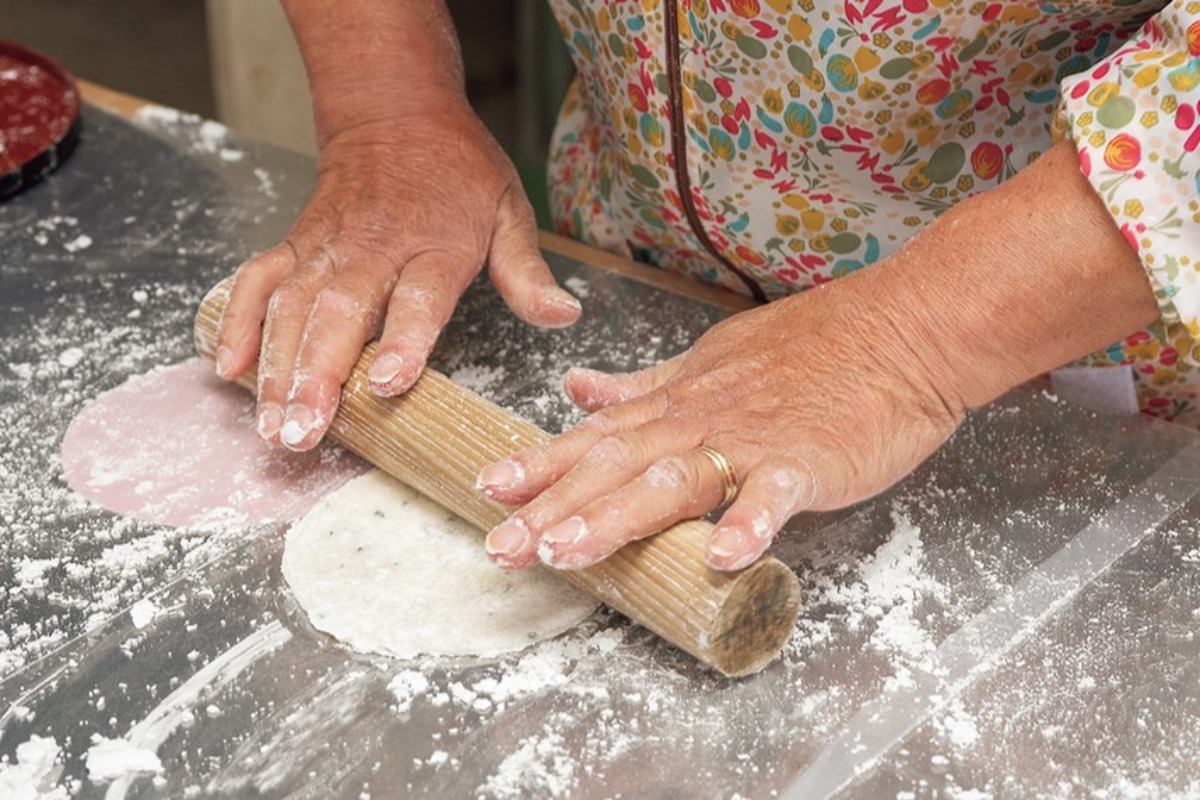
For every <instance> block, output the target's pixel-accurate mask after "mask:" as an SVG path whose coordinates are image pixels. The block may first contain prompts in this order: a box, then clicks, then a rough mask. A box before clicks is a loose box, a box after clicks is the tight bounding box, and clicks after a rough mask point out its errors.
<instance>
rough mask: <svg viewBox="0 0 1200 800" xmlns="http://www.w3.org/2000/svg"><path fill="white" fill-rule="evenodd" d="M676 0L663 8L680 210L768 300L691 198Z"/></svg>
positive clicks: (716, 253)
mask: <svg viewBox="0 0 1200 800" xmlns="http://www.w3.org/2000/svg"><path fill="white" fill-rule="evenodd" d="M678 2H679V0H665V1H664V3H663V12H664V13H665V14H666V22H667V87H668V90H669V91H668V101H669V105H670V110H671V154H672V155H673V157H674V160H675V184H676V188H677V189H678V190H679V199H680V200H681V201H683V213H684V215H685V216H686V217H687V221H688V225H689V226H690V227H691V229H692V233H694V234H695V235H696V238H697V239H699V240H700V244H702V245H704V249H705V250H707V251H708V252H709V254H710V255H711V256H712V257H713V258H715V259H717V261H719V262H720V263H721V265H722V266H724V267H725V268H726V269H728V270H729V271H730V272H732V273H733V274H734V275H737V276H738V277H739V278H741V280H742V283H744V284H746V288H747V289H749V290H750V295H751V296H752V297H753V298H754V299H755V300H757V301H758V302H760V303H765V302H766V301H767V295H766V294H765V293H764V292H763V290H762V287H761V286H759V285H758V283H757V282H756V281H755V280H754V279H753V278H751V277H750V276H749V275H747V274H746V273H745V272H743V271H742V270H741V269H738V268H737V267H736V266H734V265H733V264H732V263H731V262H730V261H729V259H728V258H726V257H725V255H724V253H722V252H721V251H720V250H718V249H717V246H716V245H715V244H713V242H712V239H710V238H708V234H707V233H706V232H705V230H704V225H703V223H702V221H701V219H700V215H699V214H697V213H696V204H695V203H693V202H692V188H691V183H692V182H691V178H690V177H688V162H687V128H686V127H684V120H683V77H682V76H681V75H680V69H681V67H680V52H679V8H678V5H677V3H678Z"/></svg>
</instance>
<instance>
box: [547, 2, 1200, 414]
mask: <svg viewBox="0 0 1200 800" xmlns="http://www.w3.org/2000/svg"><path fill="white" fill-rule="evenodd" d="M551 5H552V6H553V8H554V10H555V13H556V15H557V18H558V20H559V22H560V25H561V27H562V29H563V33H564V35H565V37H566V40H567V43H568V46H569V48H570V50H571V53H572V56H573V58H574V61H575V64H576V66H577V68H578V75H577V78H576V81H575V84H574V85H573V87H572V90H571V92H570V94H569V96H568V98H567V101H566V103H565V105H564V108H563V111H562V113H561V115H560V119H559V124H558V129H557V130H556V133H555V138H554V142H553V145H552V152H551V180H550V194H551V203H552V206H553V207H554V209H555V214H556V219H557V224H558V227H559V229H560V231H561V232H563V233H566V234H567V235H570V236H573V237H575V238H579V239H583V240H584V241H588V242H591V243H593V244H596V245H598V246H600V247H604V248H606V249H609V250H612V251H615V252H621V253H624V254H626V255H632V256H634V257H636V258H638V259H640V260H643V261H647V262H650V263H655V264H658V265H661V266H664V267H667V268H670V269H674V270H677V271H680V272H682V273H684V274H687V275H690V276H692V277H694V278H696V279H698V280H702V281H706V282H709V283H714V284H718V285H721V286H724V287H727V288H729V289H732V290H734V291H740V292H743V293H753V294H756V295H758V296H760V297H764V298H767V299H770V298H775V297H780V296H782V295H784V294H787V293H790V292H795V291H802V290H804V289H806V288H809V287H811V286H814V285H817V284H820V283H822V282H825V281H828V280H832V279H835V278H838V277H841V276H844V275H847V274H849V273H851V272H853V271H854V270H857V269H860V268H862V267H865V266H867V265H869V264H871V263H873V262H875V261H878V260H880V259H881V258H884V257H886V256H887V255H888V254H890V253H891V252H893V251H894V250H895V249H896V248H898V247H899V246H900V244H902V243H903V242H904V241H905V240H906V239H907V238H908V237H910V236H912V235H913V234H914V233H915V232H916V231H917V230H919V229H920V228H921V227H922V226H924V225H926V224H927V223H928V222H930V221H931V220H932V219H934V218H935V217H936V216H937V215H938V214H940V213H941V212H943V211H944V210H946V209H947V208H949V207H951V206H952V205H953V204H955V203H957V202H959V201H961V200H963V199H965V198H967V197H969V196H971V195H972V194H975V193H977V192H980V191H983V190H986V189H988V188H991V187H993V186H996V185H997V184H999V183H1000V182H1001V181H1003V180H1005V179H1007V178H1008V177H1011V176H1012V175H1013V174H1015V173H1016V172H1017V171H1018V170H1020V169H1022V168H1023V167H1025V166H1026V165H1027V164H1029V163H1030V162H1031V161H1032V160H1034V159H1035V158H1036V157H1037V156H1038V155H1039V154H1041V153H1042V152H1044V151H1045V150H1046V149H1047V148H1049V147H1050V146H1051V144H1052V143H1053V141H1054V139H1053V136H1054V135H1058V136H1071V137H1073V138H1074V140H1075V142H1076V144H1077V145H1078V147H1079V149H1080V157H1081V167H1082V168H1083V169H1084V171H1085V173H1087V174H1088V176H1089V178H1090V179H1091V181H1092V182H1093V184H1094V186H1095V187H1096V190H1097V192H1099V193H1100V195H1101V197H1103V198H1104V200H1105V202H1106V204H1107V205H1108V206H1109V207H1110V209H1111V210H1112V213H1113V216H1114V218H1115V219H1116V221H1117V223H1118V224H1119V225H1120V226H1121V227H1122V230H1123V231H1124V232H1125V233H1126V237H1127V238H1128V239H1129V240H1130V242H1131V244H1132V245H1133V246H1134V247H1136V248H1137V250H1138V252H1139V255H1140V256H1141V258H1142V261H1143V263H1144V264H1145V266H1146V268H1147V270H1148V273H1149V274H1150V276H1151V281H1152V283H1153V284H1154V287H1155V289H1156V291H1157V294H1158V296H1159V299H1160V304H1161V306H1162V312H1163V315H1162V320H1161V322H1160V323H1159V324H1157V325H1156V326H1155V327H1154V328H1153V329H1152V330H1151V331H1148V332H1143V333H1140V334H1137V335H1135V336H1133V337H1130V339H1129V340H1128V341H1126V342H1122V343H1118V344H1116V345H1114V346H1113V347H1112V348H1109V349H1108V350H1107V351H1105V352H1104V353H1101V354H1097V355H1096V356H1094V357H1093V358H1092V359H1090V360H1089V363H1094V364H1095V363H1107V364H1113V363H1133V364H1134V366H1135V370H1136V374H1137V376H1138V391H1139V397H1140V401H1141V406H1142V408H1143V410H1145V411H1147V412H1149V413H1154V414H1157V415H1159V416H1164V417H1169V418H1173V419H1178V420H1180V421H1185V422H1189V423H1192V424H1196V425H1197V426H1200V401H1198V400H1197V396H1198V394H1200V369H1196V368H1195V367H1196V364H1197V362H1200V348H1198V347H1197V345H1196V341H1197V338H1198V337H1200V327H1198V321H1197V317H1198V315H1200V267H1198V266H1197V263H1196V261H1195V258H1196V256H1195V255H1193V251H1195V250H1197V245H1200V221H1198V220H1200V214H1198V212H1200V209H1198V208H1197V193H1198V189H1197V182H1198V174H1197V168H1198V167H1200V161H1198V160H1197V158H1196V157H1195V152H1194V151H1195V148H1196V146H1197V143H1198V142H1200V108H1197V103H1198V102H1200V88H1198V87H1197V84H1200V56H1198V53H1200V22H1198V20H1200V2H1176V3H1173V4H1171V5H1164V3H1162V2H1161V0H1158V1H1157V2H1137V0H1090V1H1088V2H1064V3H1042V4H1038V5H1035V4H1025V3H1021V4H1018V3H1011V2H986V1H980V2H963V1H962V0H844V1H843V2H828V0H673V1H672V0H668V2H661V1H659V0H624V1H623V2H618V1H617V0H551ZM673 59H674V63H672V62H673Z"/></svg>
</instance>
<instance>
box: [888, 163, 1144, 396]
mask: <svg viewBox="0 0 1200 800" xmlns="http://www.w3.org/2000/svg"><path fill="white" fill-rule="evenodd" d="M889 261H892V262H893V263H891V264H889V265H881V266H884V267H885V269H884V270H881V276H880V277H881V278H883V279H884V280H882V281H881V284H883V285H882V286H881V288H882V289H883V290H884V291H885V292H886V293H887V294H886V297H887V298H888V302H887V303H886V306H885V307H886V309H887V311H888V313H889V314H890V317H891V320H892V321H891V325H892V326H893V327H894V328H895V329H896V330H897V332H898V335H899V336H901V337H902V338H904V339H906V340H907V341H908V347H909V349H911V350H913V351H914V352H917V353H920V354H921V361H922V363H923V364H924V365H925V369H926V371H927V372H928V374H929V376H930V377H929V380H930V381H931V382H932V384H933V385H934V386H936V387H937V390H938V392H939V393H940V394H941V395H942V396H943V397H944V398H945V401H946V402H947V404H948V405H949V406H950V407H962V408H973V407H977V406H980V405H983V404H985V403H987V402H990V401H991V400H993V399H995V398H996V397H998V396H999V395H1001V394H1003V393H1004V392H1006V391H1008V390H1009V389H1011V388H1012V387H1014V386H1016V385H1018V384H1020V383H1023V382H1024V381H1027V380H1029V379H1031V378H1034V377H1036V376H1038V375H1040V374H1043V373H1045V372H1047V371H1048V370H1051V369H1054V368H1055V367H1058V366H1061V365H1062V364H1065V363H1067V362H1069V361H1072V360H1074V359H1076V358H1080V357H1082V356H1084V355H1087V354H1088V353H1091V352H1094V351H1096V350H1099V349H1101V348H1103V347H1106V346H1108V345H1109V344H1111V343H1112V342H1114V341H1117V340H1119V339H1121V338H1123V337H1124V336H1127V335H1128V334H1130V333H1132V332H1133V331H1135V330H1138V329H1139V328H1141V327H1144V326H1146V325H1148V324H1149V323H1151V322H1152V321H1153V320H1154V319H1155V318H1156V317H1157V313H1158V311H1157V306H1156V304H1155V301H1154V297H1153V292H1152V290H1151V288H1150V285H1149V281H1148V280H1147V278H1146V275H1145V272H1144V270H1143V268H1142V266H1141V263H1140V262H1139V261H1138V258H1137V256H1136V254H1135V253H1134V252H1133V250H1132V249H1131V248H1130V247H1129V246H1128V244H1127V243H1126V241H1125V239H1124V237H1123V236H1122V235H1121V232H1120V230H1119V229H1118V228H1117V226H1116V224H1115V223H1114V222H1113V220H1112V218H1111V217H1110V216H1109V215H1108V212H1107V210H1106V209H1105V207H1104V205H1103V203H1102V202H1101V201H1100V199H1099V198H1098V197H1097V196H1096V194H1095V192H1094V191H1093V190H1092V188H1091V186H1090V184H1088V182H1087V179H1086V178H1085V177H1084V176H1083V175H1082V174H1081V173H1080V171H1079V168H1078V160H1077V156H1076V154H1075V152H1074V150H1073V149H1072V148H1071V147H1069V146H1064V145H1060V146H1058V147H1055V148H1053V149H1052V150H1050V151H1049V152H1047V153H1046V154H1045V155H1044V156H1042V158H1041V159H1040V160H1039V161H1038V162H1037V163H1035V164H1034V165H1032V166H1031V167H1030V168H1029V169H1027V170H1025V171H1024V172H1022V173H1021V174H1019V175H1017V176H1016V177H1015V178H1013V179H1012V180H1010V181H1009V182H1007V183H1005V184H1004V185H1002V186H1000V187H999V188H997V189H994V190H992V191H990V192H986V193H984V194H981V195H977V196H976V197H974V198H971V199H970V200H967V201H965V202H963V203H961V204H959V205H958V206H956V207H955V208H953V209H951V210H950V211H949V212H947V213H946V214H944V215H943V216H942V217H941V218H939V219H938V221H937V222H935V223H933V224H932V225H930V226H929V227H928V228H927V229H926V230H925V231H923V232H922V233H921V234H920V235H919V236H917V237H915V238H914V239H913V240H912V241H910V242H909V243H908V244H907V245H906V246H905V247H904V248H902V249H901V250H900V251H899V252H898V253H897V254H896V255H895V256H893V257H892V259H889Z"/></svg>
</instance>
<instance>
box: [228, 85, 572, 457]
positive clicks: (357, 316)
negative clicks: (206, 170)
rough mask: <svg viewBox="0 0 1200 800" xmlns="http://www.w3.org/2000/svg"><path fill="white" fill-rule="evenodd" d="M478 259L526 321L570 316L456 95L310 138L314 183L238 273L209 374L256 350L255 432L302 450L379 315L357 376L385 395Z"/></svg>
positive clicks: (515, 186)
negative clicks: (374, 344)
mask: <svg viewBox="0 0 1200 800" xmlns="http://www.w3.org/2000/svg"><path fill="white" fill-rule="evenodd" d="M485 263H486V264H487V265H488V270H489V275H490V277H491V279H492V281H493V283H494V284H495V286H496V288H497V289H498V290H499V292H500V294H501V295H502V296H503V297H504V299H505V301H506V302H507V303H508V305H509V307H510V308H511V309H512V310H513V312H514V313H516V315H517V316H518V317H520V318H521V319H523V320H525V321H526V322H529V323H531V324H534V325H540V326H544V327H561V326H565V325H570V324H571V323H573V322H574V321H575V320H576V319H577V318H578V317H579V313H580V306H579V303H578V301H577V300H575V298H573V297H572V296H571V295H570V294H568V293H567V292H565V291H564V290H562V289H560V288H559V287H557V286H556V284H555V282H554V279H553V277H552V276H551V275H550V271H549V268H548V267H547V265H546V263H545V261H544V260H543V259H542V257H541V254H540V252H539V251H538V248H537V232H536V227H535V223H534V219H533V213H532V210H531V208H530V206H529V201H528V200H527V199H526V197H525V194H524V190H523V189H522V187H521V184H520V181H519V179H518V177H517V174H516V171H515V170H514V169H513V166H512V163H511V162H510V161H509V159H508V157H507V156H506V155H505V154H504V153H503V151H502V150H501V149H500V148H499V146H498V145H496V143H495V141H494V140H493V139H492V138H491V136H490V134H488V132H487V131H486V129H484V128H483V126H482V124H481V123H480V122H479V120H478V118H476V117H475V115H474V114H473V113H472V112H471V111H470V109H469V108H468V107H466V106H465V104H463V105H462V106H461V107H459V108H450V109H448V110H443V111H442V112H441V113H440V114H439V115H437V116H432V115H429V114H426V115H423V116H421V117H420V118H416V119H397V120H388V121H381V122H376V123H372V124H369V125H362V126H359V127H351V128H348V129H346V130H344V131H342V132H340V133H338V134H337V135H336V136H334V137H332V138H331V139H330V140H329V141H327V142H325V143H324V144H323V147H322V149H321V159H320V174H319V179H318V184H317V188H316V191H315V193H314V194H313V197H312V199H311V200H310V201H309V203H308V205H307V207H306V208H305V209H304V211H303V213H302V214H301V216H300V218H299V219H298V220H297V221H296V224H295V225H294V227H293V228H292V231H291V233H289V234H288V237H287V238H286V239H285V241H284V242H283V243H281V244H280V245H278V246H276V247H274V248H272V249H270V250H268V251H266V252H265V253H263V254H261V255H259V256H257V257H255V258H252V259H250V260H249V261H247V262H246V263H244V264H243V265H242V266H241V267H240V268H239V269H238V271H237V277H236V280H235V284H234V289H233V292H232V295H231V297H230V301H229V305H228V308H227V309H226V311H225V315H224V317H223V319H222V324H221V333H220V339H219V342H218V351H217V372H218V374H219V375H221V376H222V377H224V378H234V377H237V376H238V375H240V374H242V373H243V372H244V371H245V370H246V369H247V368H248V367H249V366H250V365H251V364H253V363H254V361H255V358H256V357H258V356H259V355H260V353H261V360H260V364H259V372H258V409H257V412H256V427H257V429H258V431H259V434H260V435H261V436H262V438H264V439H265V440H267V441H269V442H271V443H275V444H279V443H282V444H283V445H285V446H286V447H288V448H290V449H293V450H307V449H309V448H311V447H313V446H315V445H316V444H317V442H319V441H320V439H321V437H322V436H323V435H324V433H325V431H326V429H327V428H328V426H329V423H330V422H331V421H332V419H333V416H334V412H335V411H336V409H337V402H338V395H339V392H340V388H341V386H342V384H343V383H344V382H345V380H346V378H347V377H348V376H349V374H350V370H351V369H352V367H353V365H354V363H355V361H356V360H357V358H358V355H359V353H360V351H361V350H362V347H363V345H364V344H365V343H366V342H367V341H369V340H370V339H371V338H372V337H373V336H375V334H376V332H377V330H378V327H379V325H380V324H381V323H382V325H383V332H382V335H381V338H380V345H379V348H378V350H377V352H376V355H375V360H374V362H373V363H372V365H371V367H370V370H369V372H368V378H369V384H370V387H371V389H372V390H373V391H374V392H376V393H377V394H380V395H383V396H392V395H397V394H400V393H403V392H404V391H406V390H407V389H408V388H409V387H410V386H412V384H413V383H415V382H416V380H417V378H418V377H419V376H420V374H421V371H422V370H423V369H424V366H425V362H426V359H427V358H428V356H429V353H430V351H431V350H432V348H433V346H434V343H435V342H436V341H437V337H438V334H439V333H440V331H441V329H442V327H443V326H444V325H445V324H446V322H447V321H448V320H449V318H450V315H451V313H452V312H453V310H454V306H455V304H456V303H457V302H458V299H459V297H460V296H461V295H462V293H463V291H464V290H465V289H466V287H467V286H468V284H469V283H470V282H471V280H472V279H473V278H474V277H475V276H476V275H477V274H478V272H479V270H480V269H481V267H482V266H483V265H484V264H485Z"/></svg>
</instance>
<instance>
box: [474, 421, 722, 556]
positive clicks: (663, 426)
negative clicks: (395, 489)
mask: <svg viewBox="0 0 1200 800" xmlns="http://www.w3.org/2000/svg"><path fill="white" fill-rule="evenodd" d="M698 436H703V433H702V432H699V431H696V430H695V427H694V426H690V425H686V424H683V423H682V422H681V421H680V420H677V419H655V420H653V421H651V422H649V423H647V424H645V425H642V426H640V427H638V428H635V429H633V430H629V431H624V432H621V433H617V434H615V435H613V436H609V437H606V438H604V439H601V440H600V441H599V442H597V443H596V445H595V446H594V447H591V448H589V449H588V451H587V452H586V453H585V454H584V455H583V456H582V458H580V459H579V462H578V463H577V464H575V466H573V467H572V468H571V469H570V470H569V471H568V472H567V473H566V474H565V475H563V477H562V478H561V479H559V480H558V481H556V482H555V483H554V484H553V485H552V486H550V487H549V488H548V489H546V490H545V491H544V492H542V493H541V494H539V495H538V496H537V497H536V498H535V499H533V500H532V501H530V502H529V504H527V505H526V506H525V507H524V508H522V509H521V510H520V511H518V512H516V514H514V515H513V517H512V518H510V519H509V520H507V521H505V522H504V523H501V524H500V525H499V526H497V527H496V528H495V529H494V530H493V531H492V532H491V533H490V534H489V535H488V539H487V546H488V553H489V554H490V555H491V556H492V558H493V560H494V561H496V562H497V563H499V564H501V565H502V566H508V567H523V566H528V565H529V564H532V563H535V562H536V561H537V558H538V555H537V544H536V541H535V540H536V539H538V538H539V537H540V536H541V535H542V534H543V533H544V532H546V531H547V530H549V529H551V528H553V527H554V526H556V525H558V524H559V523H560V522H563V521H564V520H566V519H568V518H570V517H573V516H575V515H576V514H578V513H579V511H580V510H581V509H583V508H585V507H586V506H587V505H588V504H590V503H592V502H594V501H596V500H597V499H599V498H601V497H603V496H604V495H606V494H608V493H610V492H612V491H615V490H617V489H619V488H621V487H622V486H624V485H626V484H628V483H630V482H632V481H633V480H635V479H636V478H637V477H638V476H639V475H641V474H642V473H643V472H645V471H646V469H647V468H648V467H649V466H650V465H651V464H653V463H654V462H655V461H658V460H659V459H660V458H663V457H664V456H666V455H667V454H669V453H672V452H679V451H686V450H690V449H692V447H694V446H695V444H696V443H697V441H695V439H696V438H698ZM514 518H515V519H516V520H519V521H520V522H519V523H514V521H513V520H514ZM513 525H517V526H518V527H519V529H520V530H519V531H517V530H514V529H513V527H512V526H513ZM518 533H520V534H521V535H520V536H518V535H517V534H518ZM513 544H516V545H517V546H516V547H513Z"/></svg>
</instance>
